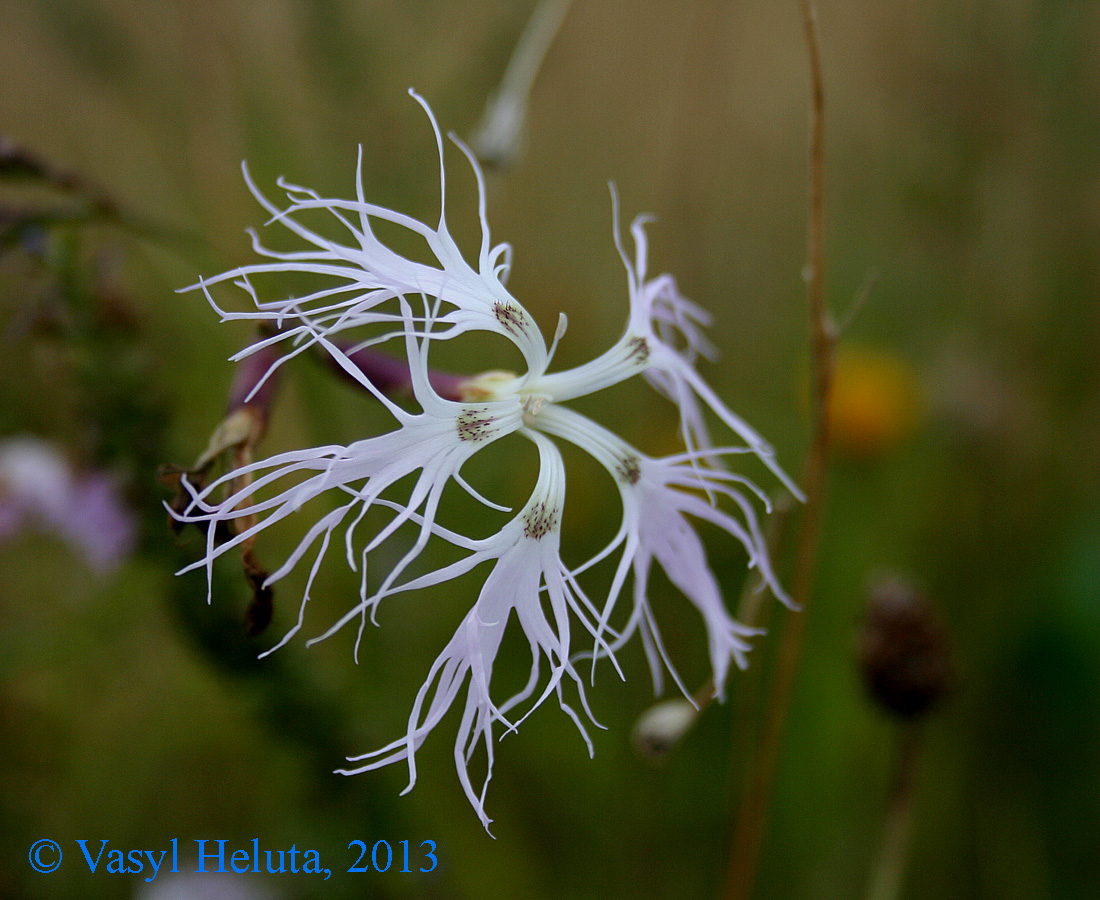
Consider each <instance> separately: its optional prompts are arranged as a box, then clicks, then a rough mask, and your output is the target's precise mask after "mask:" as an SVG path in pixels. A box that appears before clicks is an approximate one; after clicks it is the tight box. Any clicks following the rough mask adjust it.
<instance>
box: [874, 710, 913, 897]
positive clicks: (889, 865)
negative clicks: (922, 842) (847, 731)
mask: <svg viewBox="0 0 1100 900" xmlns="http://www.w3.org/2000/svg"><path fill="white" fill-rule="evenodd" d="M921 730H922V729H921V722H920V721H916V722H907V723H904V724H903V725H902V726H901V727H900V731H899V746H898V751H897V760H896V762H895V768H894V783H893V786H892V788H891V792H890V806H889V807H888V808H887V810H886V819H885V822H884V823H883V827H882V839H881V842H880V844H879V852H878V858H877V860H876V862H875V867H874V869H872V870H871V880H870V883H869V884H868V887H867V900H898V898H899V897H900V896H901V884H902V876H903V875H904V873H905V861H906V858H907V857H908V851H909V833H910V831H911V827H910V826H911V825H912V821H913V798H914V794H915V791H914V786H915V784H916V780H917V778H916V775H917V761H918V759H919V758H920V748H921V740H920V739H921Z"/></svg>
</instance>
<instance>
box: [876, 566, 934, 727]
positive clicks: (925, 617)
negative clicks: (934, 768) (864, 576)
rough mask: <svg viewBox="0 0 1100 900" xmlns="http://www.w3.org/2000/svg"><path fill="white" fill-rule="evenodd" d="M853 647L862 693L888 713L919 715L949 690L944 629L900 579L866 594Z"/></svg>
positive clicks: (924, 600)
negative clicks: (856, 652) (864, 690)
mask: <svg viewBox="0 0 1100 900" xmlns="http://www.w3.org/2000/svg"><path fill="white" fill-rule="evenodd" d="M859 645H860V646H859V662H860V669H861V671H862V673H863V681H864V683H865V684H866V686H867V690H868V691H869V692H870V694H871V696H872V697H873V698H874V699H875V701H876V702H878V703H879V704H881V705H882V706H883V707H885V708H886V709H887V710H889V711H890V712H891V713H893V714H894V715H897V716H901V717H903V718H916V717H919V716H922V715H924V714H926V713H927V712H928V711H929V709H931V708H932V706H934V705H935V704H936V702H937V701H939V700H940V699H941V698H942V697H943V696H944V695H945V694H946V693H948V692H949V691H950V690H951V687H952V685H953V682H954V665H953V663H952V659H951V646H950V641H949V639H948V635H947V628H946V627H945V625H944V623H943V620H942V619H941V618H940V615H939V613H938V612H937V611H936V609H935V608H934V607H933V606H932V604H931V603H930V601H929V600H928V599H927V598H925V597H924V596H922V595H921V594H920V593H919V592H918V591H917V590H916V588H914V587H913V586H912V585H911V584H909V583H908V582H907V581H905V580H903V579H901V578H890V579H886V580H883V581H881V582H879V584H878V585H877V586H876V587H875V588H874V589H873V590H872V591H871V596H870V598H869V600H868V601H867V609H866V611H865V613H864V618H863V628H862V631H861V633H860V641H859Z"/></svg>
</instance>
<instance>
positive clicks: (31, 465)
mask: <svg viewBox="0 0 1100 900" xmlns="http://www.w3.org/2000/svg"><path fill="white" fill-rule="evenodd" d="M25 528H37V529H39V530H41V531H45V532H52V533H54V534H57V535H59V536H60V537H62V538H64V539H65V540H66V541H67V542H68V543H69V544H71V545H72V546H73V547H75V548H77V549H78V550H79V551H80V553H81V555H82V556H83V557H84V559H85V561H86V562H87V563H88V566H89V567H90V568H91V569H93V570H94V571H95V572H98V573H101V574H106V573H108V572H110V571H112V570H113V569H115V568H116V567H117V566H118V565H119V564H120V563H122V561H123V560H124V559H125V558H126V557H127V556H128V555H129V554H130V552H131V551H132V550H133V547H134V538H135V531H136V527H135V523H134V518H133V513H131V511H130V510H129V509H127V508H126V505H125V503H124V502H123V501H122V498H121V497H120V496H119V494H118V489H117V488H116V486H115V484H114V483H113V481H112V480H111V478H110V477H109V476H108V475H107V474H106V473H104V472H101V471H95V470H93V471H88V472H82V473H77V472H76V471H74V469H73V467H72V466H71V465H70V463H69V461H68V460H67V459H66V458H65V456H64V454H63V453H62V452H61V450H60V449H58V448H57V447H56V446H54V445H53V444H50V443H49V442H47V441H43V440H40V439H38V438H33V437H27V436H19V437H12V438H7V439H6V440H4V441H0V541H3V540H7V539H9V538H11V537H13V536H14V535H15V534H16V533H17V532H19V531H20V530H22V529H25Z"/></svg>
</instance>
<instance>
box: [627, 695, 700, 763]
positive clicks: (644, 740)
mask: <svg viewBox="0 0 1100 900" xmlns="http://www.w3.org/2000/svg"><path fill="white" fill-rule="evenodd" d="M698 715H699V710H698V708H697V707H695V706H694V705H693V704H692V703H691V702H690V701H689V700H685V699H684V698H683V697H677V698H676V699H675V700H664V701H662V702H661V703H657V704H655V705H654V706H651V707H650V708H649V709H647V710H646V711H645V712H644V713H642V716H641V718H640V719H638V721H637V723H636V724H635V725H634V731H633V732H632V733H631V735H630V740H631V743H632V744H634V749H635V750H637V751H638V754H639V755H640V756H644V757H646V758H647V759H660V758H661V757H663V756H664V755H665V754H666V753H668V752H669V751H670V750H672V748H673V747H675V746H676V745H677V744H678V743H680V739H681V738H683V736H684V735H685V734H687V732H688V729H689V728H691V726H692V725H694V724H695V719H696V718H697V717H698Z"/></svg>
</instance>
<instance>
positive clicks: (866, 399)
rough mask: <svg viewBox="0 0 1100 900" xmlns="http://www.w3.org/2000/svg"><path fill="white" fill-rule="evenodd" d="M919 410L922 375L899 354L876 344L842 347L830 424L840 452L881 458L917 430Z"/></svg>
mask: <svg viewBox="0 0 1100 900" xmlns="http://www.w3.org/2000/svg"><path fill="white" fill-rule="evenodd" d="M918 412H919V389H918V385H917V377H916V373H915V372H914V371H913V369H912V367H911V366H910V365H909V364H908V363H907V362H905V361H904V360H902V359H900V358H899V357H898V356H896V355H894V354H892V353H890V352H889V351H885V350H877V349H872V348H851V347H849V348H842V349H841V350H840V351H839V352H838V353H837V358H836V370H835V373H834V376H833V393H832V400H831V402H830V404H829V425H830V428H831V431H832V436H833V445H834V446H835V447H836V449H837V452H838V453H840V454H842V455H844V456H849V457H853V458H858V459H864V460H869V459H876V458H878V457H879V456H882V455H883V454H885V453H888V452H889V451H891V450H893V449H895V448H896V447H898V446H899V445H900V444H901V443H902V442H903V441H904V440H905V439H906V438H907V437H909V435H910V434H911V433H912V431H913V429H914V427H915V425H916V422H917V417H918Z"/></svg>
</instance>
